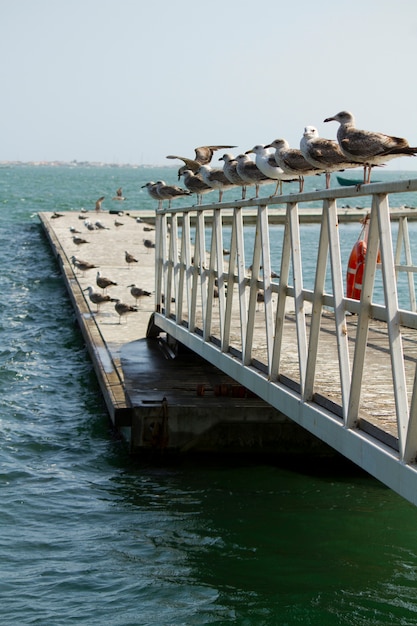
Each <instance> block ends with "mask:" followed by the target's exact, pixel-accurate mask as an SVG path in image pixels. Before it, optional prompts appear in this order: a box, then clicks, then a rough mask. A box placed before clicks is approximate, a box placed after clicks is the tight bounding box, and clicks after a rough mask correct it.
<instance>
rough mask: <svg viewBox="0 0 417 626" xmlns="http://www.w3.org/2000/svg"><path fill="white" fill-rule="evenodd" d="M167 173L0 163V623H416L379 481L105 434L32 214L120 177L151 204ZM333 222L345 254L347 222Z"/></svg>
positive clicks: (402, 523) (395, 524) (92, 193)
mask: <svg viewBox="0 0 417 626" xmlns="http://www.w3.org/2000/svg"><path fill="white" fill-rule="evenodd" d="M396 174H397V177H398V176H399V175H401V173H399V174H398V173H396ZM161 178H164V179H165V180H167V182H171V183H172V182H175V181H176V172H175V170H172V169H166V170H165V169H157V170H154V169H152V168H149V169H146V168H140V169H135V168H110V167H108V168H89V167H86V166H77V167H75V166H74V167H56V168H52V167H29V166H14V167H1V168H0V233H1V247H0V263H1V273H0V328H1V338H2V339H1V344H0V459H1V460H0V463H1V473H0V490H1V499H0V600H1V601H0V623H1V624H5V625H9V624H10V625H11V624H18V625H19V626H26V625H34V624H39V625H41V626H63V625H65V626H67V625H68V624H77V626H80V625H81V626H87V625H88V626H96V625H97V626H103V625H105V626H116V625H117V626H133V625H152V626H153V625H155V626H161V625H184V626H189V625H193V624H196V625H204V624H217V625H221V624H239V625H242V626H243V625H245V626H246V625H252V624H253V625H256V626H260V625H268V626H269V625H275V624H277V625H287V624H288V625H293V624H303V625H305V624H309V625H310V624H311V625H314V626H315V625H318V626H319V625H320V626H323V625H329V626H330V625H331V626H334V625H339V624H340V625H346V626H365V625H371V624H372V625H378V626H382V625H384V626H385V625H387V626H388V625H394V624H401V625H411V624H416V623H417V509H416V508H415V507H413V506H412V505H411V504H409V503H407V502H406V501H405V500H403V499H402V498H400V497H399V496H397V495H396V494H395V493H393V492H392V491H390V490H389V489H387V488H386V487H384V486H383V485H381V484H380V483H379V482H377V481H376V480H374V479H373V478H371V477H369V476H368V475H366V474H364V473H362V472H361V471H359V470H357V469H355V468H354V467H353V466H352V465H350V464H348V463H344V462H341V461H340V462H338V463H336V462H330V461H328V462H326V463H323V462H320V463H319V462H318V461H314V460H312V459H306V461H305V463H300V462H299V461H298V462H297V463H294V464H293V465H292V466H288V465H282V464H280V462H279V459H272V460H271V459H268V460H266V459H261V460H259V459H258V460H256V461H255V460H252V461H249V460H240V461H232V460H229V461H226V460H225V459H213V460H210V461H208V460H207V459H201V460H198V459H194V460H193V461H191V460H187V461H181V462H178V463H164V462H163V461H161V462H160V463H154V464H152V465H150V464H144V463H141V462H140V461H138V460H135V459H132V458H130V457H129V456H128V454H127V452H126V449H125V447H124V444H123V442H122V441H120V439H118V438H117V437H115V435H114V433H113V432H112V430H111V428H110V427H109V420H108V416H107V413H106V410H105V406H104V403H103V400H102V398H101V395H100V391H99V387H98V385H97V382H96V379H95V375H94V371H93V368H92V365H91V362H90V360H89V358H88V354H87V352H86V349H85V346H84V344H83V341H82V338H81V335H80V332H79V329H78V327H77V324H76V321H75V317H74V314H73V311H72V308H71V304H70V301H69V299H68V297H67V294H66V291H65V288H64V285H63V282H62V280H61V276H60V273H59V271H58V267H57V264H56V262H55V259H54V257H53V255H52V254H51V251H50V249H49V247H48V245H47V243H46V241H45V238H44V236H43V233H42V229H41V227H40V224H39V220H38V218H37V213H38V212H39V211H54V210H57V211H79V209H80V208H81V207H82V206H84V207H85V208H88V209H91V210H92V209H93V208H94V203H95V200H96V199H97V198H98V197H99V196H101V195H105V196H106V200H105V202H104V204H103V208H104V209H109V208H113V205H112V201H111V197H112V196H114V195H115V190H116V189H117V188H118V187H120V186H122V188H123V193H124V195H125V196H126V198H127V200H126V201H125V202H124V203H123V209H124V210H128V207H130V208H132V209H134V210H137V209H140V208H152V207H154V205H155V202H154V201H152V200H151V199H150V198H149V197H148V196H147V194H146V193H145V190H143V189H141V185H143V184H144V183H145V182H147V181H148V180H158V179H161ZM314 182H315V184H316V185H317V183H316V181H314ZM228 193H231V192H228ZM413 201H414V202H415V204H417V198H414V199H413ZM406 202H407V203H408V204H411V203H412V200H411V199H410V198H409V197H408V199H407V201H406ZM401 203H403V202H401ZM364 206H366V205H364ZM410 228H411V230H412V231H413V232H415V229H414V227H413V225H411V226H410ZM316 229H317V227H316V226H309V228H308V229H306V230H305V232H304V230H303V237H304V236H305V237H306V238H307V239H306V241H307V243H306V245H308V237H309V235H308V233H309V232H310V233H311V237H312V238H316V237H317V230H316ZM341 232H343V233H344V234H346V237H345V236H344V234H343V237H342V235H341V237H342V238H343V240H345V239H346V241H347V243H346V244H344V245H345V246H346V249H347V250H349V246H351V241H352V240H353V241H354V239H355V237H357V235H358V232H359V225H345V226H343V227H342V228H341Z"/></svg>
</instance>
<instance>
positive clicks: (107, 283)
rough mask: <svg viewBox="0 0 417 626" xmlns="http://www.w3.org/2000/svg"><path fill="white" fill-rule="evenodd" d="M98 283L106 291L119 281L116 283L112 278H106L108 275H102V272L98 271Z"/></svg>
mask: <svg viewBox="0 0 417 626" xmlns="http://www.w3.org/2000/svg"><path fill="white" fill-rule="evenodd" d="M96 285H97V287H100V289H102V290H103V293H104V291H105V290H106V289H107V287H115V286H116V285H117V283H115V282H114V281H113V280H111V279H110V278H106V276H102V275H101V274H100V272H97V276H96Z"/></svg>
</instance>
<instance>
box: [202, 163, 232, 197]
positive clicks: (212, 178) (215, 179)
mask: <svg viewBox="0 0 417 626" xmlns="http://www.w3.org/2000/svg"><path fill="white" fill-rule="evenodd" d="M198 174H200V176H201V178H202V179H203V181H204V182H205V183H206V185H208V186H209V187H211V188H212V189H218V190H219V202H221V201H222V199H223V192H224V190H225V189H230V188H231V187H233V186H234V185H233V184H232V183H231V182H230V180H229V179H228V178H227V176H226V175H225V173H224V172H223V170H222V169H220V168H214V169H212V168H211V167H210V165H202V166H201V167H200V169H199V170H198Z"/></svg>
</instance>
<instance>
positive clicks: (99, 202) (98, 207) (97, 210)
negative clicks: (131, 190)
mask: <svg viewBox="0 0 417 626" xmlns="http://www.w3.org/2000/svg"><path fill="white" fill-rule="evenodd" d="M105 197H106V196H101V197H100V198H99V199H98V200H96V212H97V213H99V212H100V211H101V204H102V202H103V200H104V198H105Z"/></svg>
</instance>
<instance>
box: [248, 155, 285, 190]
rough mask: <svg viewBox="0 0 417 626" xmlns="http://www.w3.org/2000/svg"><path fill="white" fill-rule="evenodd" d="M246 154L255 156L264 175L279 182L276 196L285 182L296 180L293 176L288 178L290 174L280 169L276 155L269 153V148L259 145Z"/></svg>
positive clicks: (256, 163)
mask: <svg viewBox="0 0 417 626" xmlns="http://www.w3.org/2000/svg"><path fill="white" fill-rule="evenodd" d="M245 154H254V155H255V165H256V167H257V168H258V169H259V170H260V171H261V172H262V174H264V175H265V176H267V177H268V178H271V179H272V180H276V181H277V186H276V188H275V193H274V195H275V196H276V195H277V193H278V189H279V188H282V181H283V180H287V181H288V180H291V181H292V180H294V179H293V177H292V176H288V174H285V172H284V170H283V169H282V168H281V167H279V165H278V164H277V162H276V160H275V156H274V154H273V153H271V152H269V151H268V148H267V146H263V145H262V144H258V145H256V146H254V147H253V148H252V149H251V150H247V151H246V152H245Z"/></svg>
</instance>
